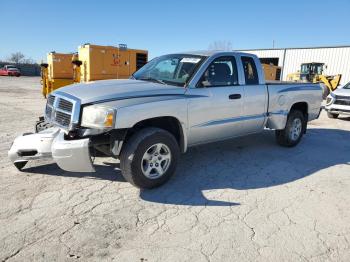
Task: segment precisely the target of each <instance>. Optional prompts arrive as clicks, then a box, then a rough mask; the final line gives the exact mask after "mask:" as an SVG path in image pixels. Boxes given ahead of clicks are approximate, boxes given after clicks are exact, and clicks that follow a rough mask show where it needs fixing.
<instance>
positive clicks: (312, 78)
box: [287, 62, 342, 98]
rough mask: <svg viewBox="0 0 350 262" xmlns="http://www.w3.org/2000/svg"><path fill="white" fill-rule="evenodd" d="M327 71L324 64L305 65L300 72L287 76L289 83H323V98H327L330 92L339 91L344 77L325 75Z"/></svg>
mask: <svg viewBox="0 0 350 262" xmlns="http://www.w3.org/2000/svg"><path fill="white" fill-rule="evenodd" d="M325 69H326V66H325V64H324V63H315V62H313V63H303V64H301V66H300V70H299V71H298V72H296V73H292V74H288V75H287V81H293V82H311V83H321V84H323V85H322V87H323V98H326V97H327V96H328V95H329V93H330V92H332V91H334V90H335V89H337V87H338V86H339V84H340V80H341V76H342V75H341V74H338V75H333V76H327V75H324V71H325Z"/></svg>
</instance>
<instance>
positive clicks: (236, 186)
mask: <svg viewBox="0 0 350 262" xmlns="http://www.w3.org/2000/svg"><path fill="white" fill-rule="evenodd" d="M44 104H45V100H44V99H43V98H42V96H41V94H40V83H39V78H29V77H28V78H26V77H20V78H6V77H1V78H0V123H1V130H0V170H1V174H0V203H1V205H0V259H1V260H2V261H97V260H99V261H148V262H151V261H350V203H349V199H350V196H349V193H350V119H349V118H340V119H338V120H331V119H328V118H327V117H326V115H325V113H324V112H323V113H322V114H321V117H320V119H318V120H316V121H313V122H311V123H310V125H309V130H308V133H307V135H306V136H305V137H304V139H303V140H302V142H301V143H300V144H299V145H298V146H297V147H295V148H282V147H279V146H278V145H276V144H275V141H274V134H273V132H269V131H266V132H263V133H262V134H260V135H253V136H249V137H246V138H240V139H236V140H231V141H226V142H223V143H216V144H210V145H205V146H200V147H196V148H192V149H190V150H189V152H188V153H187V154H186V155H183V156H182V159H181V164H180V165H179V167H178V170H177V173H176V175H175V176H174V177H173V179H171V180H170V181H169V182H168V183H167V184H166V185H164V186H162V187H161V188H158V189H155V190H150V191H140V190H138V189H136V188H134V187H133V186H131V185H130V184H128V183H126V182H125V181H124V180H123V178H122V176H121V174H120V172H119V169H118V163H117V162H116V161H115V160H113V159H109V158H108V159H103V158H101V159H97V161H96V162H97V164H98V167H97V172H96V173H91V174H83V173H68V172H63V171H62V170H60V169H59V168H58V167H57V166H56V164H54V163H52V162H49V161H46V162H32V163H30V164H29V165H28V166H27V168H26V169H25V170H24V172H18V171H17V170H16V169H15V168H14V166H13V165H12V164H11V163H10V162H9V160H8V158H7V150H8V149H9V147H10V144H11V142H12V141H13V139H14V138H15V137H16V136H17V135H20V134H21V133H23V132H28V131H32V130H33V124H34V122H35V121H36V119H37V117H38V116H39V115H41V114H42V112H43V108H44Z"/></svg>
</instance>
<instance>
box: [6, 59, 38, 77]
mask: <svg viewBox="0 0 350 262" xmlns="http://www.w3.org/2000/svg"><path fill="white" fill-rule="evenodd" d="M4 65H14V66H15V67H17V68H18V69H19V70H20V71H21V74H22V75H23V76H40V65H38V64H15V63H7V62H0V68H1V67H3V66H4Z"/></svg>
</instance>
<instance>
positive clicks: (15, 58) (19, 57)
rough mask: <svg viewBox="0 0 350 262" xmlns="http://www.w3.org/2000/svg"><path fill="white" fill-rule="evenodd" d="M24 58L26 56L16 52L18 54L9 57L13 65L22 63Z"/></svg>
mask: <svg viewBox="0 0 350 262" xmlns="http://www.w3.org/2000/svg"><path fill="white" fill-rule="evenodd" d="M23 58H24V54H22V53H21V52H16V53H12V54H11V55H10V57H9V59H8V60H9V61H10V62H13V63H16V64H18V63H20V62H21V61H22V60H23Z"/></svg>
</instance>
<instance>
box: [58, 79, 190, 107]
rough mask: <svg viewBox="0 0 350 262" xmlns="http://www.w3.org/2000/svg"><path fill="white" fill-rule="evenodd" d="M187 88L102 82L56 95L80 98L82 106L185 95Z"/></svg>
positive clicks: (138, 83) (72, 87) (124, 81)
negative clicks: (139, 98) (128, 99)
mask: <svg viewBox="0 0 350 262" xmlns="http://www.w3.org/2000/svg"><path fill="white" fill-rule="evenodd" d="M185 90H186V89H185V88H183V87H176V86H172V85H163V84H158V83H153V82H149V81H140V80H131V79H127V80H121V79H120V80H119V79H118V80H100V81H95V82H88V83H81V84H73V85H69V86H66V87H63V88H60V89H59V90H58V91H55V92H54V93H59V94H63V95H64V94H66V95H69V96H74V97H76V98H78V99H79V100H80V102H81V104H87V103H97V102H104V101H113V100H119V99H127V98H137V97H152V96H169V95H183V94H184V93H185Z"/></svg>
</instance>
